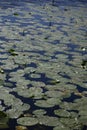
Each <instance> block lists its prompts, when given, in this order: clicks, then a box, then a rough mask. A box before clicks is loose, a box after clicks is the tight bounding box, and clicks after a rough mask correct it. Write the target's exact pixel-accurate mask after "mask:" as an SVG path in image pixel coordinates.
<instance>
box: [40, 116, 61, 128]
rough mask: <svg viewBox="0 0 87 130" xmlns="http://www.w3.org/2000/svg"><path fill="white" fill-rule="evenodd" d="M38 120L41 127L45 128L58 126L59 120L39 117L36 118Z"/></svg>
mask: <svg viewBox="0 0 87 130" xmlns="http://www.w3.org/2000/svg"><path fill="white" fill-rule="evenodd" d="M38 120H39V123H40V124H41V125H46V126H57V125H59V124H60V122H59V119H58V118H57V117H51V116H41V117H38Z"/></svg>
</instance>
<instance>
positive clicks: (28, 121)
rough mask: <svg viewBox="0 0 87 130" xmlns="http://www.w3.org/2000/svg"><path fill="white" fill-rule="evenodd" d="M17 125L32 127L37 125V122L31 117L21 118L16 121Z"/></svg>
mask: <svg viewBox="0 0 87 130" xmlns="http://www.w3.org/2000/svg"><path fill="white" fill-rule="evenodd" d="M17 123H18V124H20V125H24V126H33V125H36V124H38V120H37V119H36V118H33V117H21V118H19V119H17Z"/></svg>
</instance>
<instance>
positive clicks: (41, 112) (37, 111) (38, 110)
mask: <svg viewBox="0 0 87 130" xmlns="http://www.w3.org/2000/svg"><path fill="white" fill-rule="evenodd" d="M46 113H47V112H46V111H45V110H44V109H37V110H35V111H33V114H34V115H35V116H37V117H38V116H41V115H44V114H46Z"/></svg>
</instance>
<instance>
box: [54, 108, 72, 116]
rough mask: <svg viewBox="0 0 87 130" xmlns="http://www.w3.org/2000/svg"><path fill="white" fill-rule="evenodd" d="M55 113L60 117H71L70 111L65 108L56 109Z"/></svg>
mask: <svg viewBox="0 0 87 130" xmlns="http://www.w3.org/2000/svg"><path fill="white" fill-rule="evenodd" d="M54 113H55V115H58V116H60V117H70V112H68V111H66V110H63V109H58V110H54Z"/></svg>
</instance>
